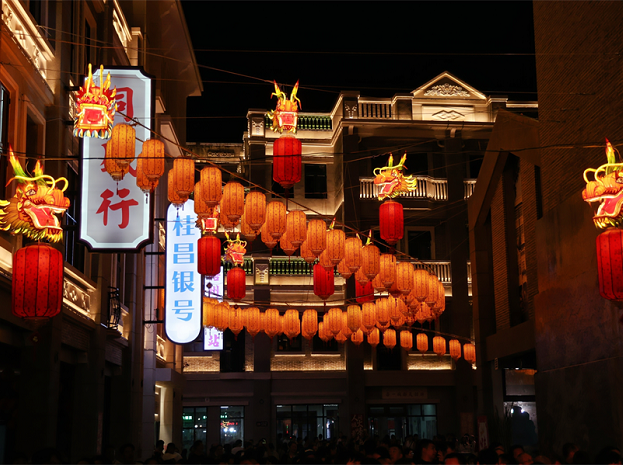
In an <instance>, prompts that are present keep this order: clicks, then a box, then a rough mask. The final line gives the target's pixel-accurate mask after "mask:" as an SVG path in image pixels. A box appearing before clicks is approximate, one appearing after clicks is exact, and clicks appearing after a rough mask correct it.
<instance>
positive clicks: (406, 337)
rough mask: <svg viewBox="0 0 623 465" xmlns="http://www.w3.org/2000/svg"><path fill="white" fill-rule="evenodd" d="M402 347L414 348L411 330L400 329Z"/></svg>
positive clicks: (406, 348)
mask: <svg viewBox="0 0 623 465" xmlns="http://www.w3.org/2000/svg"><path fill="white" fill-rule="evenodd" d="M400 347H402V348H403V349H405V350H411V349H412V348H413V334H411V331H400Z"/></svg>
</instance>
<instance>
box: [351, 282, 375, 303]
mask: <svg viewBox="0 0 623 465" xmlns="http://www.w3.org/2000/svg"><path fill="white" fill-rule="evenodd" d="M355 290H356V291H357V302H359V303H360V304H362V303H364V302H374V287H373V286H372V282H371V281H368V282H367V283H366V284H364V285H363V286H362V285H361V284H360V283H359V281H356V282H355Z"/></svg>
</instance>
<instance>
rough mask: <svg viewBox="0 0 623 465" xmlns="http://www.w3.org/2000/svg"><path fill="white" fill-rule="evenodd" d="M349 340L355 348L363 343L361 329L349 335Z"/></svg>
mask: <svg viewBox="0 0 623 465" xmlns="http://www.w3.org/2000/svg"><path fill="white" fill-rule="evenodd" d="M350 340H351V341H353V344H355V345H356V346H358V345H359V344H361V343H362V342H363V331H362V330H361V329H358V330H357V331H355V332H354V333H353V334H351V336H350Z"/></svg>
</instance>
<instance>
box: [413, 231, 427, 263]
mask: <svg viewBox="0 0 623 465" xmlns="http://www.w3.org/2000/svg"><path fill="white" fill-rule="evenodd" d="M407 241H408V242H409V255H411V256H412V257H414V258H419V259H420V260H432V258H433V253H432V243H433V235H432V234H431V232H430V231H407Z"/></svg>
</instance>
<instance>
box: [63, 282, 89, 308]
mask: <svg viewBox="0 0 623 465" xmlns="http://www.w3.org/2000/svg"><path fill="white" fill-rule="evenodd" d="M63 300H64V301H65V302H64V303H65V304H70V306H71V307H73V308H77V309H79V310H81V311H82V312H84V313H86V314H87V315H89V316H90V314H91V296H90V295H89V293H88V292H87V291H85V290H84V289H81V288H80V287H78V286H77V285H76V284H74V283H73V282H71V281H69V280H67V279H65V280H64V281H63Z"/></svg>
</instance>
